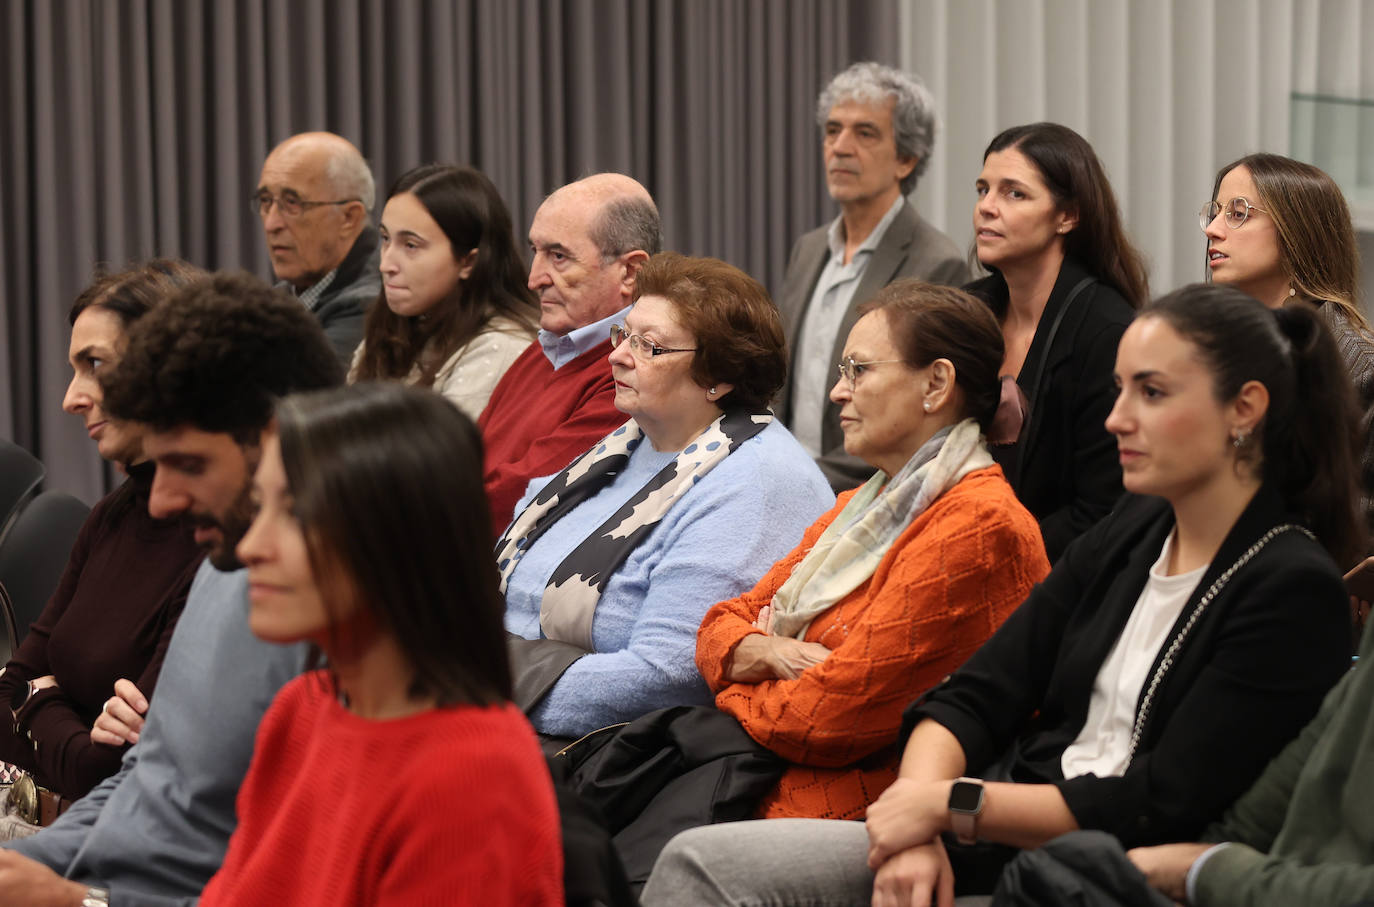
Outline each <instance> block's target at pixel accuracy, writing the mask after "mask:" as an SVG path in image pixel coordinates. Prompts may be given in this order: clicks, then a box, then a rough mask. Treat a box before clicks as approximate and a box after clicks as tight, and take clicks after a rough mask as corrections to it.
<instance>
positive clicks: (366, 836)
mask: <svg viewBox="0 0 1374 907" xmlns="http://www.w3.org/2000/svg"><path fill="white" fill-rule="evenodd" d="M238 816H239V825H238V829H237V830H236V831H235V832H234V836H233V837H232V838H230V840H229V852H228V853H227V854H226V855H225V858H224V865H223V866H222V867H221V868H220V871H219V872H218V873H216V874H215V876H214V878H212V879H211V880H210V882H209V884H208V885H206V887H205V891H204V893H203V894H202V895H201V899H200V905H201V907H213V905H220V904H225V905H235V907H244V905H255V904H262V905H273V907H276V905H280V904H290V905H292V907H309V905H320V907H326V905H328V907H346V905H358V907H363V905H397V907H400V905H406V907H421V905H428V904H432V905H436V907H438V905H446V907H447V905H455V904H473V905H483V907H486V905H503V904H509V905H561V904H562V903H563V852H562V845H561V842H560V836H559V821H558V807H557V805H556V803H555V801H554V794H553V785H552V783H551V782H550V780H549V773H548V769H547V767H546V766H545V763H544V757H543V756H542V755H541V754H540V751H539V744H538V743H537V742H536V741H535V737H534V731H533V730H532V729H531V728H530V725H529V723H528V722H527V721H526V720H525V717H524V716H523V715H522V714H521V713H520V711H519V710H518V709H516V708H515V707H514V706H512V705H505V706H493V707H489V708H478V707H473V706H454V707H450V708H441V709H430V710H428V711H425V712H422V713H420V714H418V715H412V716H410V717H408V718H398V719H395V720H391V721H369V720H367V719H364V718H360V717H358V716H357V715H354V714H353V713H352V712H350V711H348V710H347V709H345V708H344V707H343V706H341V705H340V704H339V702H338V700H337V699H336V698H335V697H334V695H333V693H332V690H331V685H330V683H329V681H328V680H327V679H326V678H325V675H324V674H323V672H319V671H316V672H313V673H310V674H306V675H304V676H303V677H298V678H296V679H295V680H293V681H292V682H291V683H289V684H287V685H286V686H285V687H283V688H282V691H281V692H280V693H279V694H278V695H277V698H276V701H275V702H273V703H272V707H271V708H270V709H268V711H267V714H266V715H265V716H264V717H263V720H262V725H261V726H260V727H259V728H258V737H257V745H256V748H255V750H254V752H253V763H252V765H251V766H250V767H249V769H248V775H247V777H245V778H244V781H243V786H242V787H241V788H240V789H239V796H238Z"/></svg>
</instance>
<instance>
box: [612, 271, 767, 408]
mask: <svg viewBox="0 0 1374 907" xmlns="http://www.w3.org/2000/svg"><path fill="white" fill-rule="evenodd" d="M642 296H662V297H663V298H664V299H667V300H668V301H669V302H671V303H672V304H673V315H674V317H676V318H677V320H678V321H679V322H680V323H681V324H682V326H683V327H685V328H686V329H687V330H689V331H691V332H692V334H693V336H695V337H696V340H697V351H696V353H695V354H694V355H693V356H692V371H691V374H692V380H693V381H695V382H696V383H697V384H700V385H701V386H702V387H710V386H711V385H713V384H717V383H728V384H732V385H734V388H735V389H734V390H733V391H731V392H730V393H729V394H727V395H726V396H725V397H724V398H723V399H722V400H720V401H719V405H720V407H721V408H722V409H732V408H734V409H739V408H745V409H750V410H762V409H764V408H765V407H767V406H768V402H769V401H770V400H772V399H773V395H774V394H776V393H777V392H778V389H779V388H781V387H782V384H783V381H784V380H786V377H787V353H786V346H787V342H786V339H785V338H784V336H783V331H782V318H781V317H780V316H779V315H778V307H777V306H775V305H774V304H773V300H772V298H771V297H770V296H769V295H768V291H767V290H765V289H764V288H763V284H761V283H759V282H758V281H757V280H755V279H754V278H752V277H750V276H749V275H748V274H745V273H744V272H743V271H741V270H740V269H739V268H736V267H735V266H734V265H728V264H726V263H725V262H723V261H720V260H719V259H716V258H689V257H688V256H686V255H679V254H678V253H676V252H661V253H659V254H658V255H655V256H654V257H652V258H650V259H649V260H648V261H647V262H645V263H644V267H642V268H640V270H639V275H638V277H637V278H636V281H635V299H636V300H637V299H639V298H640V297H642Z"/></svg>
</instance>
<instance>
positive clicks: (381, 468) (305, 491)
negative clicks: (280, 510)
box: [277, 382, 511, 705]
mask: <svg viewBox="0 0 1374 907" xmlns="http://www.w3.org/2000/svg"><path fill="white" fill-rule="evenodd" d="M277 431H278V433H279V436H280V438H281V457H282V465H283V466H284V467H285V470H286V481H287V486H288V488H289V489H290V491H291V495H292V498H293V500H294V502H295V508H296V512H297V514H298V516H299V519H300V522H301V528H302V530H303V532H304V534H305V538H306V544H307V547H308V549H309V553H310V563H311V567H312V569H313V570H314V574H315V576H316V578H317V581H318V579H319V578H322V577H328V576H331V575H333V576H338V575H339V574H340V572H342V573H343V574H344V575H345V576H346V577H347V579H349V580H351V586H352V591H353V593H354V594H355V595H356V596H357V598H358V601H359V604H360V607H363V608H365V609H367V611H368V612H370V614H371V615H372V616H373V618H375V619H376V621H377V622H378V623H379V624H380V625H381V626H382V627H384V628H385V630H386V631H387V632H389V633H390V634H391V635H392V636H394V637H395V639H396V642H397V644H398V645H399V646H400V648H401V650H402V651H403V652H404V653H405V655H406V657H407V658H408V659H409V661H410V664H411V666H412V668H413V670H414V675H413V677H412V678H411V681H410V693H411V695H412V696H416V697H418V696H425V695H428V696H433V697H434V698H435V700H436V701H437V703H438V704H439V705H450V704H454V703H477V704H491V703H493V702H497V701H502V700H508V699H510V696H511V681H510V667H509V663H508V660H507V656H506V639H505V637H506V634H505V627H504V624H503V620H504V614H505V599H504V598H503V597H502V596H501V592H500V587H499V581H498V578H497V574H496V562H495V560H494V559H493V558H492V556H491V527H490V522H491V521H490V518H489V516H488V514H489V512H490V510H489V508H488V506H487V499H486V492H485V491H484V490H483V487H482V439H481V436H480V435H479V434H478V432H477V428H476V426H474V425H473V424H472V420H470V419H469V418H467V416H465V415H463V414H462V413H461V412H460V411H459V410H458V408H457V407H455V406H454V405H453V404H452V403H449V402H448V401H447V400H445V399H444V398H443V397H441V396H439V395H438V394H435V393H433V392H431V391H425V390H418V389H415V388H410V387H404V386H402V385H397V384H382V383H375V382H364V383H362V384H356V385H353V386H352V387H347V388H339V389H336V390H329V391H317V392H314V393H309V394H297V395H295V396H291V397H287V398H286V399H284V400H282V402H281V404H280V406H278V408H277Z"/></svg>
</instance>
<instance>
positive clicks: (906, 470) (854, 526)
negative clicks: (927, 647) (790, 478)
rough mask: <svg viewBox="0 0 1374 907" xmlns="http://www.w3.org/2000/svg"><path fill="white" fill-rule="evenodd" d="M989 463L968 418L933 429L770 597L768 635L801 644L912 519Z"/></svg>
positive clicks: (860, 494) (857, 497)
mask: <svg viewBox="0 0 1374 907" xmlns="http://www.w3.org/2000/svg"><path fill="white" fill-rule="evenodd" d="M991 465H992V457H991V456H989V454H988V448H987V444H986V443H985V441H984V440H983V438H982V436H981V435H980V434H979V432H978V423H977V422H975V421H973V420H972V419H965V420H964V421H962V422H960V423H959V424H958V425H954V426H952V427H950V428H945V429H941V430H940V431H938V432H936V433H935V436H934V437H933V438H931V439H930V440H929V441H927V442H926V443H924V444H922V445H921V449H920V450H918V451H916V453H915V454H913V455H912V457H911V459H910V460H908V461H907V462H906V465H905V466H903V467H902V468H901V471H899V472H898V473H897V475H896V476H894V477H893V478H892V481H890V482H889V481H888V479H887V474H886V473H885V472H883V471H882V470H879V471H878V472H877V473H876V474H875V475H874V476H873V478H871V479H869V480H868V481H867V482H865V483H864V484H863V485H862V486H861V487H860V488H859V490H858V491H857V492H855V494H854V497H852V498H850V499H849V503H848V504H846V505H844V509H843V510H841V511H840V513H839V515H838V516H836V517H835V520H834V522H832V523H831V524H830V525H829V526H827V527H826V529H825V532H823V533H821V537H820V538H818V539H817V540H816V544H815V547H813V548H812V549H811V550H810V551H808V552H807V553H806V557H804V558H802V560H801V563H799V564H797V566H796V567H795V568H794V569H793V570H792V575H791V576H789V577H788V578H787V581H786V582H784V583H783V584H782V586H781V587H779V589H778V591H777V592H776V593H775V594H774V595H773V602H772V606H773V624H772V627H773V633H774V634H775V635H777V636H794V637H796V638H797V639H803V638H804V637H805V636H806V629H807V627H809V626H810V625H811V621H812V619H813V618H815V617H816V615H818V614H820V613H821V612H823V611H825V610H826V609H827V608H829V607H831V606H832V605H834V604H835V603H836V602H837V601H839V600H840V599H842V598H844V597H845V596H846V595H848V594H849V593H851V592H853V591H854V590H855V589H857V588H859V586H861V585H862V584H863V583H865V582H866V581H867V580H868V579H869V577H871V576H872V575H873V573H874V572H875V571H876V570H877V569H878V564H879V563H881V562H882V559H883V558H884V557H885V556H886V555H887V551H888V549H889V548H891V547H892V543H893V542H895V541H896V540H897V537H898V536H900V535H901V534H902V533H903V532H904V531H906V528H907V527H908V526H910V525H911V522H912V520H914V519H916V517H918V516H920V515H921V514H922V513H924V512H925V510H926V508H928V507H929V506H930V505H931V504H932V503H933V502H934V501H935V499H936V498H938V497H939V496H940V495H942V494H944V492H945V491H946V490H947V489H949V488H951V487H953V486H954V485H955V484H957V483H958V481H959V480H960V479H962V478H963V477H964V476H966V475H968V474H969V473H971V472H973V471H974V470H975V469H985V468H987V467H988V466H991Z"/></svg>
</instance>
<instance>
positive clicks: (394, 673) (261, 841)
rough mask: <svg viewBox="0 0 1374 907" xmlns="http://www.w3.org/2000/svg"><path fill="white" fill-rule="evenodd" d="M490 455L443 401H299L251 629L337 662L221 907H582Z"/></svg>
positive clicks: (282, 710)
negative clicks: (501, 559) (495, 513)
mask: <svg viewBox="0 0 1374 907" xmlns="http://www.w3.org/2000/svg"><path fill="white" fill-rule="evenodd" d="M481 464H482V452H481V441H480V438H479V436H478V434H477V430H476V428H475V427H474V426H473V424H472V422H471V421H470V420H468V419H467V417H465V416H463V415H462V414H461V413H460V412H459V411H458V410H457V409H455V408H454V407H453V406H452V405H451V404H449V403H448V402H447V401H445V400H444V399H443V398H442V397H440V396H438V395H437V394H432V393H429V392H427V391H421V390H416V389H412V388H406V387H401V386H398V385H390V384H388V385H379V384H360V385H355V386H354V387H351V388H345V389H342V390H332V391H324V392H319V393H315V394H308V395H301V396H296V397H290V398H287V399H286V400H284V401H283V402H282V403H281V405H280V406H279V408H278V412H277V431H276V433H275V434H274V435H273V436H271V437H270V438H269V439H268V441H267V442H266V443H265V444H264V445H263V450H262V461H261V464H260V466H259V467H258V472H257V476H256V478H255V480H254V495H255V497H256V498H257V499H258V502H259V505H260V510H259V512H258V515H257V518H256V519H255V520H254V521H253V525H252V527H251V528H250V529H249V531H248V534H247V535H246V536H245V537H244V539H243V541H242V542H241V543H240V544H239V547H238V555H239V558H240V560H242V561H243V562H244V563H245V564H246V565H247V566H248V575H249V581H250V586H249V599H250V603H251V607H250V610H249V618H248V620H249V626H250V627H251V629H252V631H253V632H254V633H255V634H256V635H257V636H259V637H261V638H263V639H266V640H270V641H273V642H281V643H290V642H297V641H301V640H309V641H310V642H312V643H314V644H315V645H316V646H317V647H318V648H319V651H320V653H321V654H322V655H323V657H324V661H325V664H326V667H325V669H323V670H317V671H313V672H309V673H307V674H305V675H304V676H302V677H299V678H297V679H296V680H295V681H293V682H291V683H290V684H288V685H287V686H286V687H284V688H283V689H282V691H281V693H280V694H278V696H277V699H276V701H275V702H274V703H273V704H272V707H271V709H269V711H268V712H267V715H266V716H265V717H264V718H263V721H262V725H261V726H260V728H259V730H258V737H257V744H256V749H255V751H254V755H253V762H252V765H251V766H250V768H249V771H248V775H247V777H246V778H245V779H244V782H243V787H242V788H241V789H240V790H239V797H238V815H239V825H238V829H237V830H236V831H235V832H234V836H233V837H232V838H231V839H230V842H229V851H228V853H227V855H226V857H225V861H224V865H223V867H222V868H221V869H220V871H219V872H218V873H217V874H216V875H215V877H214V878H213V879H211V880H210V883H209V884H208V885H207V886H206V888H205V891H204V893H203V895H202V896H201V900H200V903H201V905H202V907H211V905H220V904H233V905H252V904H273V905H275V904H292V905H296V907H300V905H312V904H319V905H326V904H327V905H331V907H336V905H349V904H356V905H364V904H366V905H385V904H396V905H402V904H404V905H408V907H409V905H423V904H435V905H439V904H443V905H450V904H480V905H501V904H511V905H515V904H519V905H531V904H532V905H544V904H562V903H563V894H562V878H563V875H562V851H561V847H560V839H559V826H558V810H557V807H556V805H555V802H554V795H553V787H552V783H551V781H550V779H549V775H548V770H547V768H546V766H545V763H544V759H543V756H542V755H541V753H540V750H539V746H538V743H537V742H536V741H535V737H534V732H533V730H532V729H531V728H530V726H529V724H528V722H526V720H525V718H524V716H523V715H522V714H521V713H520V711H519V710H518V709H516V708H515V707H514V706H512V705H511V704H510V702H509V701H508V700H509V698H510V675H509V670H508V667H507V661H506V647H505V641H504V631H503V629H502V625H501V616H502V599H501V595H500V593H499V592H498V590H497V579H496V567H495V564H494V563H493V561H492V558H491V550H490V543H489V539H490V538H491V534H490V528H489V527H488V525H487V517H486V514H487V506H486V500H485V498H484V496H483V492H482V470H481Z"/></svg>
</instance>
